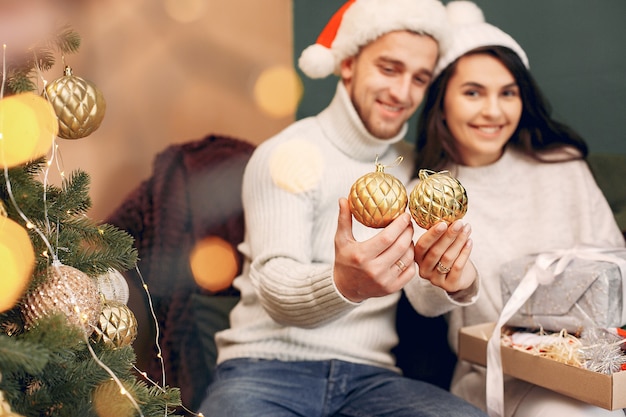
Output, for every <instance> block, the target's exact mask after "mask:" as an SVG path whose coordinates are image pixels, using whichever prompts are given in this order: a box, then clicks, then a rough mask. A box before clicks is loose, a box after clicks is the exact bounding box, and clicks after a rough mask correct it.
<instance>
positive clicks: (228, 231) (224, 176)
mask: <svg viewBox="0 0 626 417" xmlns="http://www.w3.org/2000/svg"><path fill="white" fill-rule="evenodd" d="M253 149H254V146H253V145H251V144H249V143H247V142H245V141H241V140H238V139H233V138H229V137H224V136H216V135H210V136H207V137H205V138H203V139H201V140H197V141H192V142H187V143H184V144H179V145H172V146H170V147H168V148H167V149H165V150H164V151H163V152H161V153H160V154H158V155H157V156H156V158H155V160H154V165H153V174H152V176H151V177H150V178H148V179H147V180H146V181H144V182H143V183H141V184H140V185H139V186H138V187H137V188H136V189H135V190H134V191H133V192H131V193H130V194H129V195H128V197H127V198H126V199H125V201H124V202H123V203H122V204H121V205H120V206H119V207H118V208H117V209H116V210H115V211H114V212H113V213H112V214H111V215H110V216H109V217H108V219H106V222H107V223H110V224H113V225H115V226H117V227H119V228H121V229H124V230H126V231H128V232H129V233H130V234H131V235H132V236H133V237H134V239H135V246H136V247H137V250H138V252H139V258H140V260H139V262H138V269H139V272H140V273H141V276H142V277H143V279H144V280H145V282H146V284H147V285H148V289H149V292H150V295H151V298H152V302H153V305H154V309H155V312H156V315H157V319H158V322H159V329H160V338H159V342H160V346H161V348H162V350H163V353H162V355H163V359H164V362H165V372H166V384H167V385H169V386H172V387H179V388H180V390H181V397H182V400H183V404H184V405H185V406H186V407H189V408H192V409H194V408H196V407H197V406H199V402H200V401H201V400H202V396H203V395H204V391H205V389H206V386H207V385H208V383H209V380H210V369H212V366H214V364H207V363H206V359H205V357H206V355H204V353H203V346H202V343H201V342H200V339H199V335H198V329H197V326H196V320H195V318H194V309H193V304H192V300H191V296H192V294H209V293H208V292H207V291H206V290H203V289H201V288H200V287H198V286H197V285H196V284H195V282H194V280H193V277H192V274H191V269H190V266H189V262H188V259H189V254H190V252H191V249H192V248H193V245H194V243H195V242H196V241H198V240H200V239H202V238H203V237H205V236H208V235H215V236H218V237H221V238H222V239H224V240H225V241H227V242H229V243H231V245H233V246H234V247H236V245H237V244H238V243H239V242H241V240H242V239H243V214H242V205H241V179H242V175H243V170H244V167H245V164H246V163H247V161H248V158H249V157H250V154H251V153H252V151H253ZM237 253H238V252H237ZM238 256H239V257H240V255H239V253H238ZM238 261H239V268H241V258H239V259H238ZM125 275H126V277H127V279H128V281H129V286H130V290H131V301H132V299H133V298H134V299H135V300H137V299H139V300H140V303H141V302H143V306H141V308H146V309H147V308H148V297H147V296H146V295H145V291H144V290H143V288H142V283H141V280H140V277H139V275H138V273H137V272H136V271H133V270H131V271H128V272H126V273H125ZM133 293H134V297H133ZM223 294H226V295H233V294H235V295H236V291H235V290H234V289H232V288H231V289H228V290H226V291H224V292H221V293H219V294H210V295H223ZM131 301H129V307H130V308H131V309H133V307H132V305H131ZM146 311H147V310H146ZM141 325H150V323H141V322H140V326H141ZM152 327H154V324H152ZM141 330H145V329H140V331H141ZM153 340H154V339H153ZM152 345H153V346H152V347H151V350H150V351H149V352H141V351H137V349H136V352H137V355H138V358H139V357H140V356H141V355H148V356H149V358H146V359H147V360H148V365H147V367H148V369H146V372H147V373H148V375H149V377H150V378H151V379H153V380H154V381H157V382H159V383H160V382H161V381H162V371H161V363H160V360H159V359H158V357H157V350H156V344H155V343H154V342H153V343H152Z"/></svg>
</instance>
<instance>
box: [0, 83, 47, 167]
mask: <svg viewBox="0 0 626 417" xmlns="http://www.w3.org/2000/svg"><path fill="white" fill-rule="evenodd" d="M57 133H58V121H57V118H56V115H55V113H54V110H53V109H52V106H51V105H50V103H48V101H47V100H46V99H44V98H43V97H40V96H38V95H36V94H34V93H23V94H17V95H14V96H10V97H7V98H3V99H2V100H0V135H1V137H0V167H12V166H16V165H20V164H22V163H25V162H28V161H30V160H32V159H36V158H39V157H41V156H43V155H45V154H46V152H48V150H49V149H50V147H51V146H52V142H53V140H54V137H55V136H56V134H57Z"/></svg>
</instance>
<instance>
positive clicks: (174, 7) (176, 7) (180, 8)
mask: <svg viewBox="0 0 626 417" xmlns="http://www.w3.org/2000/svg"><path fill="white" fill-rule="evenodd" d="M206 3H207V1H206V0H164V1H163V6H164V7H165V12H166V13H167V14H168V15H169V16H170V17H171V18H172V19H173V20H175V21H177V22H180V23H189V22H193V21H195V20H199V19H200V18H201V17H202V16H203V15H204V13H205V7H206Z"/></svg>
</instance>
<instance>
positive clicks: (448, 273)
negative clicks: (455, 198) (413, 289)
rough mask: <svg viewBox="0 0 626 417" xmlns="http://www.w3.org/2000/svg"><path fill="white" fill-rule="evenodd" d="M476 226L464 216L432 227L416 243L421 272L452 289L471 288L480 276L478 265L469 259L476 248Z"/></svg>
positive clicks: (434, 281)
mask: <svg viewBox="0 0 626 417" xmlns="http://www.w3.org/2000/svg"><path fill="white" fill-rule="evenodd" d="M471 232H472V228H471V226H470V225H469V224H464V223H463V222H462V221H461V220H456V221H455V222H453V223H452V224H450V226H448V225H447V224H446V223H445V222H440V223H437V224H436V225H435V226H433V227H431V228H430V229H429V230H427V231H426V233H424V234H423V235H422V236H420V237H419V239H418V240H417V242H416V243H415V262H417V264H418V266H419V274H420V276H421V277H422V278H424V279H427V280H428V281H430V282H431V283H432V284H433V285H436V286H438V287H441V288H443V289H444V290H446V291H447V292H448V293H455V292H457V291H461V290H464V289H466V288H469V287H470V286H471V285H472V284H473V283H474V281H475V280H476V276H477V273H476V269H475V268H474V266H473V265H472V263H471V262H468V260H469V257H470V253H471V252H472V240H471V239H470V234H471Z"/></svg>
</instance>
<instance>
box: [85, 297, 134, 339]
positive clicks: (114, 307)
mask: <svg viewBox="0 0 626 417" xmlns="http://www.w3.org/2000/svg"><path fill="white" fill-rule="evenodd" d="M136 337H137V319H136V318H135V315H134V314H133V312H132V311H131V309H130V308H128V307H127V306H126V305H125V304H123V303H120V302H117V301H106V302H105V303H104V307H103V308H102V313H100V318H99V320H98V324H97V326H96V328H95V330H94V333H93V335H92V338H93V339H94V340H95V341H96V342H100V341H102V342H103V343H104V344H105V345H106V346H108V347H110V348H113V349H115V348H119V347H123V346H128V345H130V344H132V343H133V341H134V340H135V338H136Z"/></svg>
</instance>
